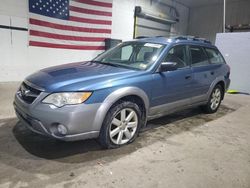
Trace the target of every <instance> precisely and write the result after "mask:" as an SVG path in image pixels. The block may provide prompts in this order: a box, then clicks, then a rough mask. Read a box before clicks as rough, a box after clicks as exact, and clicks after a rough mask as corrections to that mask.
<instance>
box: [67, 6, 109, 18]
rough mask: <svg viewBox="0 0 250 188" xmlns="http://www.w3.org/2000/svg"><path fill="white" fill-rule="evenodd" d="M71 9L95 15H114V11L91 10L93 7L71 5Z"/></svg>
mask: <svg viewBox="0 0 250 188" xmlns="http://www.w3.org/2000/svg"><path fill="white" fill-rule="evenodd" d="M69 10H70V11H75V12H79V13H84V14H93V15H99V16H112V12H105V11H99V10H91V9H86V8H80V7H76V6H70V7H69Z"/></svg>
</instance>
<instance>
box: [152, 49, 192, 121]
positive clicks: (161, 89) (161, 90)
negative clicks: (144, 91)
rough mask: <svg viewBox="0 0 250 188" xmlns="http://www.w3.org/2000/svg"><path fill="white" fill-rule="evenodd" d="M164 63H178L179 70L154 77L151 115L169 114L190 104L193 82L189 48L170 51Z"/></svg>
mask: <svg viewBox="0 0 250 188" xmlns="http://www.w3.org/2000/svg"><path fill="white" fill-rule="evenodd" d="M163 62H175V63H177V67H178V68H177V70H175V71H167V72H159V73H155V74H154V75H153V82H154V84H153V87H152V88H153V90H152V100H151V110H150V115H152V116H155V115H157V114H159V115H160V114H162V113H165V112H166V113H167V112H171V111H174V110H175V109H177V108H179V107H182V106H187V105H189V104H190V101H191V97H192V89H191V88H190V87H191V85H192V81H193V73H192V69H191V67H190V66H189V63H188V56H187V46H186V45H177V46H174V47H173V48H171V49H170V50H169V52H168V53H167V55H166V57H165V58H164V60H163Z"/></svg>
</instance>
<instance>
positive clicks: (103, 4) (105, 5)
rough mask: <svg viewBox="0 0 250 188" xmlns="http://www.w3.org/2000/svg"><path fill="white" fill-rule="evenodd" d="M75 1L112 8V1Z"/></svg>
mask: <svg viewBox="0 0 250 188" xmlns="http://www.w3.org/2000/svg"><path fill="white" fill-rule="evenodd" d="M73 1H76V2H79V3H84V4H89V5H95V6H100V7H108V8H112V3H106V2H100V1H93V0H73Z"/></svg>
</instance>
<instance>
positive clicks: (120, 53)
mask: <svg viewBox="0 0 250 188" xmlns="http://www.w3.org/2000/svg"><path fill="white" fill-rule="evenodd" d="M164 47H165V45H162V44H155V43H146V42H125V43H122V44H120V45H119V46H117V47H115V48H112V49H110V50H108V51H106V52H104V53H103V54H101V55H99V56H97V57H96V58H95V59H94V60H93V61H96V62H99V63H103V64H108V65H111V66H119V67H124V68H128V69H136V70H146V69H148V68H149V67H151V66H152V65H153V64H154V63H155V61H156V60H157V58H158V56H159V55H160V53H161V51H162V50H163V48H164Z"/></svg>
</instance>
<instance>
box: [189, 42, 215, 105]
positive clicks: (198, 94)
mask: <svg viewBox="0 0 250 188" xmlns="http://www.w3.org/2000/svg"><path fill="white" fill-rule="evenodd" d="M189 54H190V59H191V67H192V70H193V74H194V80H193V83H192V103H196V102H202V101H205V100H206V99H207V93H208V90H209V88H210V85H211V84H212V82H213V81H214V79H215V72H214V70H213V68H212V67H213V66H211V64H210V61H209V59H208V56H207V53H206V51H205V49H204V48H203V47H201V46H196V45H192V46H189Z"/></svg>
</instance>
